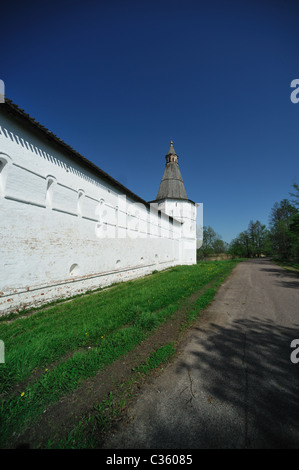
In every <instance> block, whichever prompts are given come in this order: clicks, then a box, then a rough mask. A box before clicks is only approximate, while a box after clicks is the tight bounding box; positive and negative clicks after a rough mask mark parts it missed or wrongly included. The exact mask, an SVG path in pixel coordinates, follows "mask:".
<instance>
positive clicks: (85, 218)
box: [0, 106, 196, 315]
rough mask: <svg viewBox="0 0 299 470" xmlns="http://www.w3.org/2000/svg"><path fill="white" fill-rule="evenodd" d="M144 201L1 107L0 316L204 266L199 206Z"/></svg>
mask: <svg viewBox="0 0 299 470" xmlns="http://www.w3.org/2000/svg"><path fill="white" fill-rule="evenodd" d="M137 199H138V198H137ZM140 201H142V200H140ZM140 201H138V200H134V197H132V196H129V195H127V194H123V193H122V192H121V191H120V189H119V188H117V187H115V186H114V185H113V183H111V182H109V181H107V180H106V179H105V177H101V176H100V175H97V174H95V172H93V171H92V170H90V169H89V168H88V167H87V166H86V165H85V164H84V163H82V164H81V162H79V163H78V162H77V161H75V160H74V159H72V157H71V155H69V154H68V152H67V151H64V149H63V148H60V146H59V145H56V143H55V142H52V141H51V139H50V138H47V137H46V136H44V135H42V133H40V132H39V131H38V130H36V131H35V129H33V128H32V127H31V126H30V125H29V124H28V126H26V125H24V124H23V123H22V122H19V121H18V119H14V118H10V117H8V116H7V115H6V114H5V113H1V106H0V247H1V248H0V315H2V314H6V313H9V312H12V311H19V310H22V309H23V308H26V307H30V306H37V305H40V304H43V303H46V302H50V301H52V300H55V299H57V298H63V297H69V296H73V295H76V294H79V293H82V292H85V291H86V290H92V289H96V288H99V287H103V286H107V285H110V284H111V283H114V282H119V281H123V280H128V279H132V278H136V277H140V276H144V275H146V274H149V273H151V272H152V271H153V270H161V269H165V268H167V267H170V266H174V265H177V264H187V263H188V264H189V263H193V262H196V260H194V257H195V256H196V250H195V249H194V250H193V245H194V243H195V238H194V230H195V227H194V226H193V228H192V229H191V225H192V223H194V221H195V216H196V215H195V206H194V205H193V206H194V207H191V206H192V204H191V203H188V202H186V204H187V205H188V204H189V205H190V211H189V212H190V214H189V215H187V216H186V214H185V213H184V217H187V218H186V224H185V223H184V224H183V226H185V228H186V227H187V225H188V226H190V227H189V229H190V230H189V232H188V230H187V231H186V234H184V235H183V237H181V235H182V227H183V226H182V224H181V220H176V219H175V218H174V219H169V217H168V216H166V215H165V214H164V213H162V214H161V213H160V214H159V213H158V212H157V211H155V210H153V207H150V206H149V205H145V204H142V203H141V202H140ZM176 202H177V201H173V202H172V203H171V204H173V207H171V208H170V209H171V210H172V211H173V215H174V217H175V215H176V214H175V209H176V207H177V206H175V203H176ZM180 204H182V202H180ZM163 208H164V209H165V210H166V209H169V208H167V207H165V205H164V206H163V204H162V205H161V204H160V205H159V209H163ZM192 211H193V212H192ZM195 232H196V230H195ZM192 237H193V238H192ZM188 243H189V245H190V247H189V245H188ZM189 248H190V250H191V251H189V252H188V249H189ZM192 250H193V252H192Z"/></svg>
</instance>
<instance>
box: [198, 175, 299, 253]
mask: <svg viewBox="0 0 299 470" xmlns="http://www.w3.org/2000/svg"><path fill="white" fill-rule="evenodd" d="M293 188H294V192H292V193H290V196H291V198H292V199H291V200H289V199H283V200H282V201H280V202H279V203H278V202H276V203H275V204H274V206H273V208H272V210H271V213H270V217H269V225H268V227H267V226H266V225H263V224H262V223H261V222H260V221H259V220H256V221H253V220H251V221H250V222H249V224H248V228H247V230H244V231H243V232H241V233H240V234H239V235H238V236H237V237H236V238H234V239H233V240H232V242H231V243H230V244H227V243H225V242H224V241H223V240H222V239H221V236H220V235H217V234H216V233H215V231H214V230H213V229H212V228H211V227H203V240H202V246H201V248H199V249H198V250H197V257H198V260H201V259H205V258H207V257H208V256H211V255H217V254H219V253H226V254H229V255H231V256H232V257H233V258H236V257H237V258H252V257H260V256H275V257H277V258H279V259H282V260H296V261H298V260H299V185H298V184H296V183H295V184H294V185H293Z"/></svg>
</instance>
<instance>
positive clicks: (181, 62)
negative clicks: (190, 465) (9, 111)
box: [0, 0, 299, 242]
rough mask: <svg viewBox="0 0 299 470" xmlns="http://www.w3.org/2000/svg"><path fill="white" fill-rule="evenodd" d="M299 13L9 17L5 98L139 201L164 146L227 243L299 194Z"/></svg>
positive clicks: (71, 9) (117, 9)
mask: <svg viewBox="0 0 299 470" xmlns="http://www.w3.org/2000/svg"><path fill="white" fill-rule="evenodd" d="M298 24H299V2H295V1H294V2H293V1H288V0H281V1H272V0H267V1H264V0H256V1H255V0H251V1H247V0H242V1H240V0H238V1H237V0H236V1H229V0H227V1H226V0H221V1H220V0H215V1H213V0H209V1H200V0H198V1H188V0H184V1H176V0H172V1H163V0H160V1H159V2H156V1H154V0H151V1H141V0H139V1H130V0H126V1H114V0H106V1H104V0H103V1H98V0H97V1H96V0H85V1H84V2H83V1H76V0H72V1H69V0H60V1H59V2H58V1H54V0H53V1H51V2H49V1H43V0H40V1H30V0H28V1H27V2H24V1H23V2H21V1H19V2H16V1H14V0H10V1H9V2H5V4H2V5H1V30H0V38H1V59H0V66H1V68H0V78H1V79H2V80H4V82H5V86H6V90H5V91H6V96H7V97H8V98H10V99H12V100H13V101H14V102H15V103H16V104H17V105H18V106H20V107H21V108H22V109H24V110H25V111H26V112H27V113H29V114H30V115H31V116H32V117H34V118H35V119H37V120H38V121H40V122H41V124H43V125H44V126H46V127H47V128H49V129H50V130H51V131H52V132H54V133H55V134H56V135H57V136H58V137H60V138H61V139H62V140H64V141H65V142H66V143H68V144H69V145H71V146H72V147H73V148H75V149H76V150H77V151H78V152H80V153H81V154H82V155H84V156H85V157H86V158H88V159H89V160H91V161H92V162H94V163H95V164H96V165H98V166H99V167H100V168H102V169H103V170H104V171H106V172H107V173H109V174H110V175H111V176H113V177H114V178H116V179H118V180H119V181H120V182H121V183H123V184H124V185H126V186H127V187H128V188H129V189H131V190H132V191H133V192H135V193H136V194H138V195H139V196H140V197H142V198H143V199H145V200H148V201H149V200H153V199H155V197H156V195H157V192H158V188H159V184H160V180H161V178H162V174H163V171H164V166H165V154H166V153H167V152H168V149H169V142H170V140H171V139H172V140H173V141H174V148H175V150H176V153H177V154H178V155H179V165H180V169H181V173H182V176H183V179H184V183H185V187H186V191H187V196H188V197H189V199H191V200H193V201H194V202H201V203H203V206H204V225H210V226H212V227H213V229H214V230H215V231H216V232H217V233H219V234H220V235H221V236H222V238H223V239H224V240H225V241H227V242H230V241H231V239H232V238H234V237H235V236H237V235H238V233H240V232H241V231H243V230H245V229H246V228H247V226H248V223H249V221H250V219H253V220H260V221H261V222H262V223H265V224H267V223H268V217H269V214H270V211H271V208H272V207H273V205H274V203H275V202H276V201H278V202H279V201H280V200H282V199H284V198H288V197H289V192H290V191H292V184H293V183H294V182H297V183H299V168H298V166H299V165H298V161H299V158H298V157H299V103H298V104H294V103H292V102H291V100H290V94H291V91H292V89H291V88H290V83H291V81H292V80H293V79H296V78H297V79H299V26H298Z"/></svg>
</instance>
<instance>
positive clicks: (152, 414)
mask: <svg viewBox="0 0 299 470" xmlns="http://www.w3.org/2000/svg"><path fill="white" fill-rule="evenodd" d="M297 338H298V339H299V277H298V276H297V275H296V274H293V273H291V272H289V271H286V270H284V269H283V268H280V267H278V266H277V265H275V264H273V263H271V262H270V261H268V260H250V261H246V262H243V263H240V264H239V265H238V266H237V267H236V268H235V270H234V271H233V273H232V274H231V276H230V277H229V278H228V280H227V281H226V282H225V283H224V284H223V285H222V286H221V288H220V290H219V291H218V294H217V296H216V298H215V301H214V302H213V303H212V304H211V306H210V307H209V308H208V309H207V310H206V311H205V312H204V314H203V316H202V317H201V319H200V320H199V321H198V323H197V325H196V326H195V328H194V329H192V331H190V334H189V335H188V338H187V341H186V343H185V344H184V346H183V347H182V350H181V353H180V354H179V355H178V358H177V359H176V360H175V361H174V362H173V363H172V364H171V365H170V366H168V367H167V368H166V369H165V370H164V372H163V373H162V374H161V375H160V376H159V377H157V378H156V379H154V380H153V381H152V382H151V383H150V384H148V385H146V386H145V387H144V389H143V390H142V392H141V394H140V396H139V397H138V399H137V400H136V401H135V402H134V403H133V404H132V406H131V407H130V408H129V409H128V419H127V422H125V423H123V424H121V425H120V428H119V430H118V431H117V432H116V433H115V434H114V435H111V436H110V437H109V439H108V440H107V441H106V443H105V445H104V448H106V449H217V448H220V449H227V448H239V449H244V448H264V449H270V448H272V449H273V448H274V449H279V448H299V363H298V364H294V363H293V362H292V361H291V359H290V356H291V352H292V351H293V349H292V348H291V342H292V340H293V339H297ZM298 357H299V354H298Z"/></svg>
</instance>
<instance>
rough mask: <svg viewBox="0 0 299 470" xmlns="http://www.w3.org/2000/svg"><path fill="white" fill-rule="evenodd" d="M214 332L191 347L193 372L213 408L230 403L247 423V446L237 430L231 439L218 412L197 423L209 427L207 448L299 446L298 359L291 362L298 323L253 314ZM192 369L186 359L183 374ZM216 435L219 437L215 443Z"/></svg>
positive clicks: (298, 327) (245, 438)
mask: <svg viewBox="0 0 299 470" xmlns="http://www.w3.org/2000/svg"><path fill="white" fill-rule="evenodd" d="M197 330H198V332H200V328H198V329H197ZM214 331H215V333H214V334H209V335H208V337H206V339H204V338H202V335H200V340H198V344H199V342H200V347H199V348H197V347H196V346H195V347H194V348H193V349H194V350H193V351H191V355H192V356H193V361H192V374H193V375H194V376H196V375H198V376H199V377H200V383H201V384H203V389H204V391H205V393H206V396H211V397H213V406H214V407H216V408H217V406H219V404H221V406H222V410H223V407H224V408H225V406H228V407H229V408H231V407H232V406H233V408H234V409H235V410H237V412H238V413H239V415H240V416H241V417H242V420H243V423H244V430H243V433H244V444H243V445H242V443H240V442H241V441H240V440H238V438H237V436H235V438H236V440H235V441H234V435H233V434H234V429H232V435H231V438H230V437H229V436H228V435H227V432H226V429H225V428H223V425H224V426H225V422H223V421H222V419H221V420H219V422H217V411H216V412H215V413H214V418H215V421H214V422H211V421H209V422H208V423H205V422H202V421H201V417H200V415H199V416H198V426H199V427H202V426H207V428H206V432H205V436H206V441H205V444H206V446H207V447H209V445H211V447H222V448H225V447H234V446H235V445H236V442H239V444H237V447H239V446H241V447H249V448H250V447H253V448H299V400H298V390H299V363H298V364H293V363H292V362H291V360H290V355H291V352H292V349H291V347H290V344H291V341H292V340H293V339H294V338H299V324H298V325H295V326H294V327H289V328H286V327H282V326H277V325H276V324H274V323H273V322H271V321H260V320H259V319H257V318H253V319H250V320H246V319H244V320H237V321H235V322H233V323H232V325H231V326H230V327H227V328H223V327H219V326H218V325H214ZM194 344H195V345H196V342H195V343H194ZM240 351H243V356H242V357H240ZM187 367H188V364H186V363H184V362H181V363H180V365H179V369H178V372H180V371H182V370H183V369H184V368H187ZM195 400H196V398H195ZM194 411H195V410H194ZM219 417H220V414H219ZM219 426H221V433H220V434H219V432H218V428H219ZM228 427H229V426H228ZM185 431H186V432H187V433H188V430H187V429H186V430H185ZM235 432H236V434H237V432H238V430H237V428H236V429H235ZM215 433H216V434H218V435H219V436H220V438H219V437H218V440H217V441H216V442H215V439H214V435H215ZM198 434H201V435H202V430H201V431H200V429H198ZM239 439H240V437H239Z"/></svg>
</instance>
